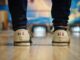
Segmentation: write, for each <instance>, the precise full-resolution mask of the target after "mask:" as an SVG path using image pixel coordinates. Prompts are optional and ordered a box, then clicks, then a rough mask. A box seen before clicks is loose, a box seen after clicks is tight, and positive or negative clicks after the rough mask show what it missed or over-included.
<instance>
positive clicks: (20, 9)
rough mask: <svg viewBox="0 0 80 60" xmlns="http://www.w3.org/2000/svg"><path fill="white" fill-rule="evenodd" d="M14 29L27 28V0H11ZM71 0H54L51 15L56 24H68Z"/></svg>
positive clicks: (10, 8) (9, 2) (9, 3)
mask: <svg viewBox="0 0 80 60" xmlns="http://www.w3.org/2000/svg"><path fill="white" fill-rule="evenodd" d="M8 5H9V10H10V13H11V16H12V24H13V30H17V29H26V23H27V19H26V11H27V0H9V1H8ZM70 5H71V0H52V10H51V15H52V18H54V20H53V23H54V26H60V25H61V26H67V23H68V16H69V14H70Z"/></svg>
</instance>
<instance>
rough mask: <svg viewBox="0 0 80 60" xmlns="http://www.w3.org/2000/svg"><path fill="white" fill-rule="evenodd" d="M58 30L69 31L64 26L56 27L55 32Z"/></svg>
mask: <svg viewBox="0 0 80 60" xmlns="http://www.w3.org/2000/svg"><path fill="white" fill-rule="evenodd" d="M56 30H67V28H64V27H62V26H54V31H56Z"/></svg>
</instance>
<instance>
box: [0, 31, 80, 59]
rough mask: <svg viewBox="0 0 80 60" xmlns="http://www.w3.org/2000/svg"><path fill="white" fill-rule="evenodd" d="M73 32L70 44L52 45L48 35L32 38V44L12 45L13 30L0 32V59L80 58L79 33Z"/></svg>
mask: <svg viewBox="0 0 80 60" xmlns="http://www.w3.org/2000/svg"><path fill="white" fill-rule="evenodd" d="M74 34H75V33H74ZM74 34H73V33H72V39H71V44H70V46H57V45H56V46H52V45H51V36H50V35H48V36H47V37H46V38H44V39H43V38H37V39H36V38H33V45H32V46H12V43H13V39H12V35H13V32H12V31H7V32H6V31H4V32H0V60H80V33H78V34H79V35H78V36H77V35H74ZM39 42H40V44H39ZM43 42H44V43H43ZM6 43H8V45H5V44H6Z"/></svg>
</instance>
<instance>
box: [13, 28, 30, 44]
mask: <svg viewBox="0 0 80 60" xmlns="http://www.w3.org/2000/svg"><path fill="white" fill-rule="evenodd" d="M30 43H31V40H30V34H29V32H28V30H25V29H19V30H16V31H15V32H14V45H30Z"/></svg>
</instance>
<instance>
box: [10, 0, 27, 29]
mask: <svg viewBox="0 0 80 60" xmlns="http://www.w3.org/2000/svg"><path fill="white" fill-rule="evenodd" d="M8 5H9V10H10V13H11V17H12V24H13V30H18V29H26V23H27V19H26V11H27V0H8Z"/></svg>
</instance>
